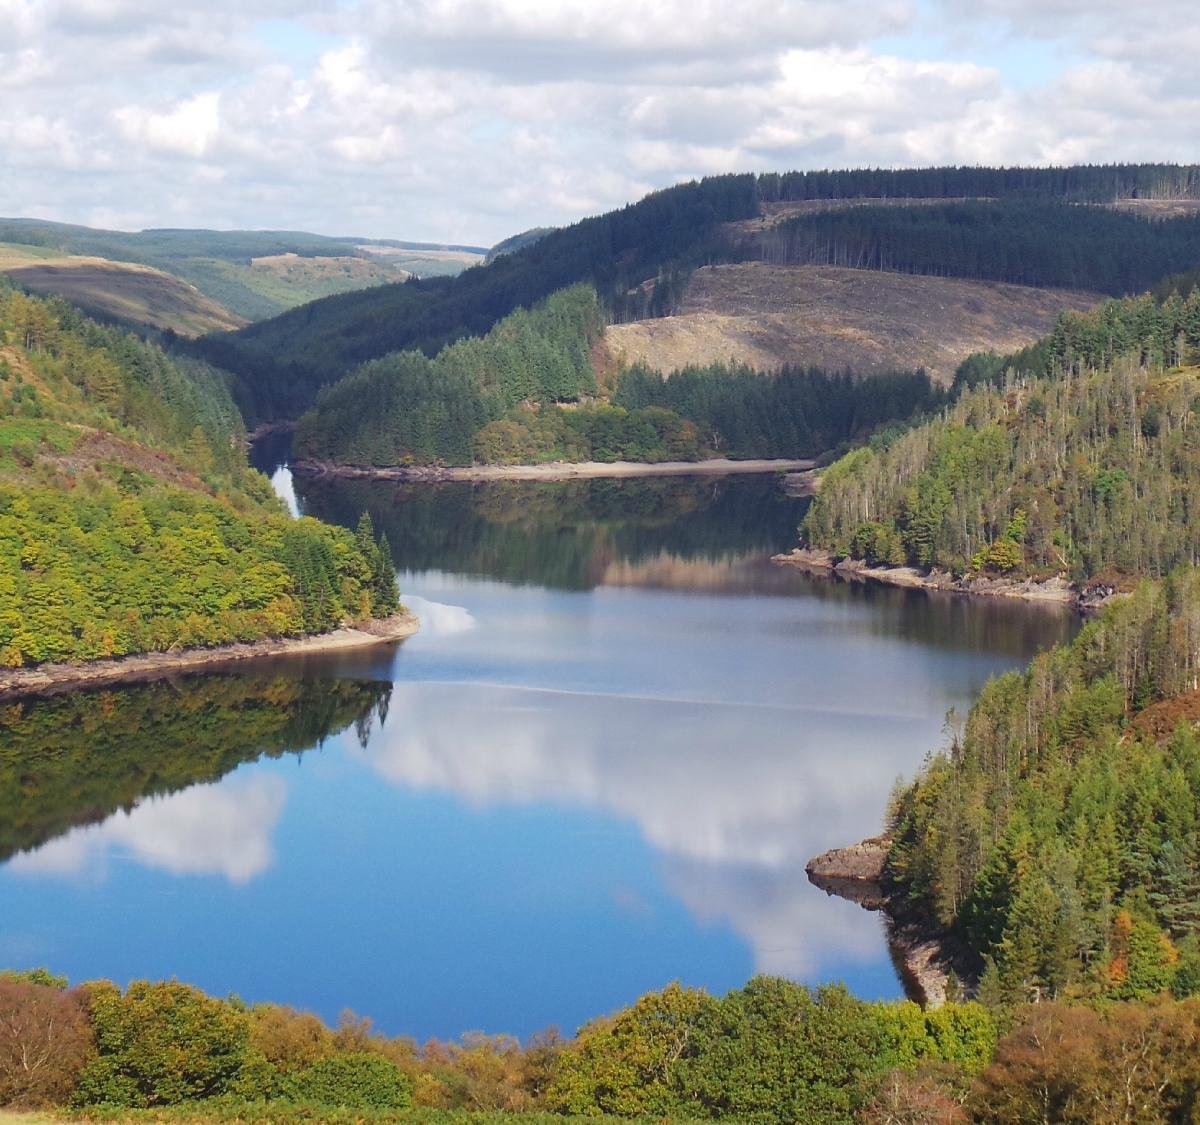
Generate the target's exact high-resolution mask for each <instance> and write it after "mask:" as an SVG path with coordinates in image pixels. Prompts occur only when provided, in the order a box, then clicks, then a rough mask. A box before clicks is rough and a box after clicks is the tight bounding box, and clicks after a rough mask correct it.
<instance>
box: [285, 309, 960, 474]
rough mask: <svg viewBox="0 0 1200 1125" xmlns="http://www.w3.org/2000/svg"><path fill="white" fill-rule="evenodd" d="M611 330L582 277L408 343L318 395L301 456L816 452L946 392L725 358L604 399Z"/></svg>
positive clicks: (444, 459)
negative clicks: (601, 380) (479, 323)
mask: <svg viewBox="0 0 1200 1125" xmlns="http://www.w3.org/2000/svg"><path fill="white" fill-rule="evenodd" d="M603 326H604V322H603V314H602V311H601V308H600V304H599V301H598V299H597V297H596V293H595V290H593V289H591V288H590V287H588V286H574V287H572V288H571V289H565V290H563V291H562V292H560V293H556V294H554V295H553V296H552V297H550V298H549V299H548V300H547V301H545V302H544V303H542V304H540V305H537V306H535V307H534V308H533V309H532V310H531V311H528V312H527V311H525V310H523V309H521V310H518V311H517V312H515V313H512V314H510V315H509V316H508V317H506V318H505V319H504V320H502V321H501V322H500V323H499V324H498V325H496V327H495V328H493V329H492V331H491V332H489V333H488V334H487V336H484V337H482V338H473V339H467V340H461V341H459V342H458V343H456V344H452V345H450V346H449V347H447V348H445V349H443V350H442V351H441V352H440V353H439V354H438V355H437V356H436V357H435V358H434V359H432V360H430V359H427V358H426V357H425V356H424V355H423V354H422V353H421V352H414V351H410V352H401V353H398V354H396V355H392V356H388V357H386V358H385V359H379V360H374V361H372V362H371V363H366V364H364V365H363V366H362V367H360V368H358V369H357V370H355V371H353V372H352V373H351V374H350V375H348V376H347V377H346V378H344V379H342V380H340V381H339V382H337V383H334V384H332V385H330V386H328V387H325V388H324V389H323V390H322V391H321V393H320V394H319V395H318V396H317V402H316V405H315V406H314V407H313V409H312V410H310V411H309V412H308V413H306V414H305V415H304V417H303V418H302V419H301V421H300V425H299V427H298V428H297V431H296V438H295V443H294V448H295V451H296V453H297V454H298V455H299V456H300V457H301V458H303V459H307V460H312V461H319V462H332V463H336V464H350V465H359V466H393V465H424V464H435V463H436V464H448V465H464V464H469V463H471V462H472V461H476V462H481V463H485V464H536V463H539V462H546V461H617V460H629V461H680V460H697V459H700V458H702V457H706V456H713V455H716V454H723V455H726V456H734V457H806V456H815V455H817V454H820V453H825V452H828V451H830V450H833V449H836V448H838V447H839V446H841V445H843V444H844V443H846V442H847V441H849V440H851V439H852V438H859V437H865V436H867V435H869V434H870V433H872V432H873V431H874V430H875V429H876V428H878V427H880V426H882V425H886V424H888V423H891V422H893V421H897V420H903V419H909V418H911V417H912V416H913V415H914V414H923V413H927V412H929V411H932V410H934V409H936V408H938V407H940V406H941V405H942V404H943V402H944V401H945V397H944V394H943V392H941V391H940V390H938V389H937V388H935V387H934V386H933V384H932V383H931V382H930V380H929V378H928V376H926V375H925V374H924V373H895V374H887V375H878V376H874V377H873V378H871V379H869V380H864V379H859V378H856V377H855V376H853V375H850V374H848V373H842V374H836V375H835V374H828V373H826V372H824V371H820V370H816V369H810V370H800V369H784V370H782V371H779V372H774V373H771V374H758V373H755V372H753V371H750V370H749V369H745V368H729V367H726V366H724V365H720V364H718V365H714V366H712V367H708V368H691V369H689V370H687V371H685V372H683V373H680V374H676V375H674V376H673V377H672V378H671V379H669V380H664V379H663V377H662V376H661V375H659V374H658V373H657V372H652V371H649V370H646V369H645V368H633V369H630V370H627V371H623V372H621V373H620V374H619V376H618V378H617V385H616V387H615V388H613V390H612V391H611V392H606V393H605V394H604V395H603V396H602V397H599V398H597V397H595V396H596V395H597V391H598V388H597V385H596V380H595V376H594V373H593V366H592V359H591V353H592V350H593V348H594V347H595V345H596V342H597V341H598V339H599V338H600V333H601V330H602V329H603Z"/></svg>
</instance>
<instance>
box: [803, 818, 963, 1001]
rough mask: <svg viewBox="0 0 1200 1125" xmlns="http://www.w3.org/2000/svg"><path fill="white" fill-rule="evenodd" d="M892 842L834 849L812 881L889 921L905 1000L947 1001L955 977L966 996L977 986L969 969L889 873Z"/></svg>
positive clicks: (816, 866) (819, 859)
mask: <svg viewBox="0 0 1200 1125" xmlns="http://www.w3.org/2000/svg"><path fill="white" fill-rule="evenodd" d="M890 849H891V841H890V840H889V839H888V838H887V837H886V836H873V837H871V838H869V839H866V840H863V841H862V842H861V843H859V844H852V845H851V846H850V847H848V848H833V849H832V850H830V851H827V852H823V853H822V854H821V855H819V856H816V857H815V858H813V859H810V860H809V861H808V864H807V865H806V866H805V868H804V871H805V873H806V874H807V875H808V881H809V882H810V883H812V884H813V886H815V887H818V888H820V889H821V890H823V891H824V892H825V893H826V894H828V895H836V896H837V897H838V898H844V899H847V900H848V901H850V902H853V903H857V904H858V905H859V906H861V907H862V908H863V909H864V910H872V911H879V912H880V913H881V914H883V916H884V918H885V919H886V920H887V939H888V951H889V952H890V953H891V955H892V961H893V963H894V964H895V966H896V971H897V973H898V974H899V976H900V981H901V983H902V984H903V985H904V992H905V995H907V996H908V998H909V999H910V1000H915V1001H916V1002H917V1003H918V1004H921V1005H923V1006H925V1007H928V1008H939V1007H941V1006H942V1005H943V1004H944V1003H945V1002H946V1000H947V993H948V991H949V987H950V980H951V975H952V974H953V976H954V977H956V978H957V979H958V981H959V982H960V983H961V985H962V986H963V988H964V989H965V991H966V993H967V994H970V993H972V992H973V991H974V989H975V986H976V983H977V982H976V981H975V980H974V978H973V974H972V973H971V970H970V967H969V966H967V965H965V964H964V959H963V957H962V956H961V955H956V954H957V952H958V951H956V950H955V949H954V948H953V947H952V944H951V943H950V942H948V941H947V940H945V937H944V935H941V934H939V932H938V929H937V927H936V926H933V925H931V924H930V923H929V921H928V919H923V918H921V917H919V916H918V915H916V914H915V913H914V912H913V911H912V909H911V907H909V906H907V904H906V903H905V902H904V900H903V897H902V894H901V888H900V887H898V886H897V885H896V884H895V883H893V882H892V881H891V879H890V878H889V875H888V871H887V859H888V852H889V851H890Z"/></svg>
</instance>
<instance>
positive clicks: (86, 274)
mask: <svg viewBox="0 0 1200 1125" xmlns="http://www.w3.org/2000/svg"><path fill="white" fill-rule="evenodd" d="M0 273H3V274H6V275H7V276H8V277H9V278H11V279H12V280H13V281H15V282H16V283H17V284H18V285H20V286H21V287H22V288H23V289H26V290H28V291H29V292H31V293H37V294H39V295H41V296H52V297H61V298H63V299H64V300H67V301H70V302H71V303H72V304H75V305H78V306H79V307H80V308H81V309H83V310H84V311H85V312H87V313H89V314H90V315H92V316H95V317H98V318H100V319H102V320H109V321H117V322H119V323H122V324H127V325H130V326H131V327H137V328H151V329H156V330H169V331H171V332H176V333H178V334H179V335H181V336H200V335H203V334H204V333H206V332H219V331H226V330H229V329H233V328H240V327H241V326H242V325H244V324H245V323H246V321H245V320H244V319H243V318H241V317H237V316H234V315H233V314H232V313H231V312H229V310H228V309H226V308H224V307H223V306H221V305H220V304H218V303H217V302H216V301H214V300H212V299H211V298H209V297H206V296H205V295H204V294H203V293H201V292H200V291H199V290H198V289H196V287H195V286H193V285H189V284H188V283H187V282H185V281H181V280H180V279H179V278H177V277H175V276H173V275H172V274H169V273H164V272H163V271H162V270H156V269H152V268H151V267H149V266H141V265H136V264H134V263H132V262H112V261H108V260H107V259H105V258H91V257H82V256H72V255H67V254H62V253H59V252H58V251H54V250H48V249H45V248H43V247H36V246H18V245H13V244H11V243H10V244H0Z"/></svg>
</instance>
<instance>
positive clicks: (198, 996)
mask: <svg viewBox="0 0 1200 1125" xmlns="http://www.w3.org/2000/svg"><path fill="white" fill-rule="evenodd" d="M89 991H90V995H91V1005H92V1029H93V1031H94V1033H95V1037H96V1048H97V1051H98V1054H97V1056H96V1057H95V1058H94V1059H92V1060H91V1062H89V1063H88V1065H87V1066H86V1067H85V1068H84V1070H83V1073H82V1074H81V1075H80V1079H79V1086H78V1088H77V1090H76V1096H75V1101H76V1102H77V1103H78V1104H81V1105H92V1104H98V1103H107V1104H111V1105H120V1106H129V1107H133V1108H146V1107H150V1106H159V1105H174V1104H176V1103H178V1102H182V1101H194V1100H196V1099H198V1098H208V1097H213V1096H215V1095H218V1094H224V1093H227V1092H228V1091H230V1090H231V1089H233V1088H234V1086H235V1083H236V1081H237V1079H238V1078H239V1076H240V1075H241V1072H242V1069H243V1067H244V1066H245V1065H246V1063H247V1062H248V1061H249V1059H250V1051H249V1044H250V1019H249V1017H248V1016H247V1014H246V1013H245V1012H243V1011H239V1010H237V1009H235V1008H234V1007H232V1006H231V1005H229V1004H226V1003H224V1002H223V1001H220V1000H214V999H212V998H210V997H208V996H205V995H204V994H203V993H202V992H199V991H198V990H197V989H194V988H191V987H189V986H188V985H185V984H180V983H178V982H177V981H165V982H162V983H158V984H151V983H149V982H147V981H135V982H134V983H133V984H131V985H130V986H129V988H128V990H127V991H126V992H125V994H124V995H122V994H121V991H120V989H118V988H117V987H116V985H114V984H111V983H110V982H108V981H102V982H99V983H97V984H94V985H91V986H89Z"/></svg>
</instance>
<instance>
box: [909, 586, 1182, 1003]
mask: <svg viewBox="0 0 1200 1125" xmlns="http://www.w3.org/2000/svg"><path fill="white" fill-rule="evenodd" d="M1198 689H1200V573H1198V572H1197V571H1195V570H1185V571H1181V572H1178V573H1176V574H1175V575H1173V576H1172V577H1171V578H1169V579H1167V580H1165V581H1162V582H1158V583H1149V582H1147V583H1145V584H1144V585H1142V586H1141V587H1139V588H1138V590H1137V592H1136V593H1135V594H1134V595H1133V597H1131V598H1128V599H1122V600H1120V601H1117V602H1115V603H1114V604H1112V605H1110V606H1109V607H1108V608H1107V609H1106V610H1105V611H1104V613H1103V615H1102V616H1101V617H1100V618H1099V619H1098V620H1096V621H1093V622H1091V623H1090V624H1088V625H1087V626H1086V627H1085V628H1084V630H1083V632H1082V633H1081V634H1080V635H1079V636H1078V637H1077V638H1076V640H1075V641H1074V642H1073V643H1072V644H1071V645H1070V646H1068V647H1066V648H1060V649H1056V650H1054V651H1052V652H1049V653H1046V654H1044V655H1042V656H1039V657H1038V658H1037V659H1036V660H1035V661H1034V662H1033V664H1032V665H1031V666H1030V668H1029V670H1028V671H1027V672H1024V673H1011V674H1008V675H1005V676H1002V677H1000V678H999V679H997V680H994V681H992V682H991V683H990V684H989V685H988V686H987V688H985V690H984V692H983V694H982V695H981V696H980V698H979V700H978V702H977V703H976V704H975V706H974V707H973V708H972V710H971V713H970V715H969V716H968V718H967V720H966V724H965V727H964V728H963V729H962V730H961V731H956V732H955V733H954V736H953V739H952V742H951V745H950V746H949V748H948V749H947V750H946V751H945V753H943V754H942V755H941V756H939V757H938V758H936V759H934V760H933V761H932V762H931V763H930V764H929V765H928V766H927V768H926V769H925V770H924V772H923V773H922V775H921V777H920V778H919V779H918V780H917V782H916V783H915V784H914V785H913V786H912V787H911V788H909V789H907V790H904V791H902V792H901V793H900V794H899V796H898V798H897V801H896V805H895V808H894V809H893V811H892V828H893V831H894V833H895V843H894V845H893V849H892V853H891V858H890V866H891V870H892V874H893V876H894V877H895V878H897V879H898V880H899V881H900V882H901V884H902V885H903V887H904V888H905V889H906V891H907V893H908V895H909V896H910V897H911V898H912V899H913V900H915V901H917V902H919V903H921V904H922V905H923V906H924V907H925V909H927V910H928V911H929V913H930V914H931V915H932V916H933V917H935V918H936V920H937V921H938V922H939V923H941V924H942V925H944V926H947V927H949V928H950V929H951V930H952V932H953V933H954V934H955V935H956V937H957V938H958V939H959V940H960V941H962V942H964V943H965V944H966V945H967V947H968V948H969V949H970V950H971V951H972V952H973V953H974V954H975V956H976V957H977V958H978V959H979V967H981V968H984V970H985V971H984V974H983V982H982V985H981V989H982V993H981V994H982V995H983V996H984V997H985V998H986V999H987V1000H988V1001H989V1002H1021V1001H1024V1000H1029V999H1038V998H1044V997H1049V996H1080V995H1103V996H1108V997H1111V998H1145V997H1149V996H1154V995H1158V994H1159V993H1162V992H1165V991H1171V990H1173V991H1174V992H1175V994H1176V995H1188V994H1192V993H1196V992H1198V991H1200V734H1198V733H1197V731H1196V729H1195V727H1194V724H1195V722H1196V721H1197V720H1198V719H1200V691H1198Z"/></svg>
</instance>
